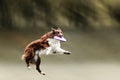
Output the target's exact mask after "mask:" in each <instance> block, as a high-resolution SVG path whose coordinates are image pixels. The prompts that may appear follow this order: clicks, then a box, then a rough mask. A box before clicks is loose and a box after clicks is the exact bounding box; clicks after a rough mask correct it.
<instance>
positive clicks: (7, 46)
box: [0, 0, 120, 80]
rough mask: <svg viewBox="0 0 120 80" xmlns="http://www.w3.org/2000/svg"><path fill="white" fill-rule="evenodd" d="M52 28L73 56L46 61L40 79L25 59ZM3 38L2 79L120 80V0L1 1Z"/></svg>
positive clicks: (0, 43) (0, 53)
mask: <svg viewBox="0 0 120 80" xmlns="http://www.w3.org/2000/svg"><path fill="white" fill-rule="evenodd" d="M51 27H54V28H57V27H60V28H61V29H62V30H63V34H64V36H65V37H66V38H67V40H68V41H67V42H62V43H61V44H62V48H64V49H66V50H69V51H71V52H72V54H71V55H69V56H67V55H51V56H42V64H41V68H42V70H43V71H44V72H46V74H47V75H46V76H42V75H40V74H39V73H38V72H37V71H36V70H35V67H34V66H33V65H31V66H32V69H31V70H28V69H27V68H26V64H25V62H24V61H22V60H21V55H22V54H23V51H24V48H25V46H26V45H27V44H28V43H30V42H31V41H33V40H36V39H38V38H40V37H41V36H42V35H43V34H45V33H46V32H48V31H50V29H51ZM0 36H1V37H0V80H9V79H10V80H28V79H29V80H40V79H41V80H67V79H69V80H75V79H76V80H120V77H119V74H120V49H119V48H120V0H0Z"/></svg>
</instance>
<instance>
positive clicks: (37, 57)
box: [35, 55, 45, 75]
mask: <svg viewBox="0 0 120 80" xmlns="http://www.w3.org/2000/svg"><path fill="white" fill-rule="evenodd" d="M35 57H36V61H35V62H36V70H37V71H38V72H39V73H40V74H42V75H45V73H44V72H42V71H41V70H40V63H41V58H40V57H39V56H38V55H36V56H35Z"/></svg>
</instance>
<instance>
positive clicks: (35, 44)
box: [22, 29, 62, 75]
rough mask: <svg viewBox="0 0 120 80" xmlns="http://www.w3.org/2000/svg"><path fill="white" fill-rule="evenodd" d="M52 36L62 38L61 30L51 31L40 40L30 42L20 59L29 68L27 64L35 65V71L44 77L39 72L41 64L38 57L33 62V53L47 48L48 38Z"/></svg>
mask: <svg viewBox="0 0 120 80" xmlns="http://www.w3.org/2000/svg"><path fill="white" fill-rule="evenodd" d="M54 36H62V34H61V30H60V29H57V30H55V29H53V30H52V31H50V32H48V33H46V34H45V35H43V36H42V37H41V38H40V39H38V40H35V41H32V42H31V43H29V44H28V45H27V46H26V48H25V50H24V54H23V55H22V59H24V60H25V62H26V64H27V67H29V66H30V65H29V63H32V64H35V65H36V69H37V70H38V72H39V73H41V74H43V75H45V74H44V73H42V71H41V70H40V68H39V66H40V63H41V58H40V57H39V55H38V56H37V58H38V59H37V61H34V59H33V58H34V56H35V51H36V50H41V49H45V48H47V47H49V44H48V41H47V39H48V38H53V37H54Z"/></svg>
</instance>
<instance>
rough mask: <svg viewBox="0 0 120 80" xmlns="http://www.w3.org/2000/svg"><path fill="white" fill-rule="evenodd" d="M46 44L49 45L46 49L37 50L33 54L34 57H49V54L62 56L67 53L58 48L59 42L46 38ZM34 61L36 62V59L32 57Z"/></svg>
mask: <svg viewBox="0 0 120 80" xmlns="http://www.w3.org/2000/svg"><path fill="white" fill-rule="evenodd" d="M48 43H49V45H50V46H49V47H47V48H46V49H42V50H37V51H36V52H35V54H36V55H38V54H39V56H41V55H50V54H63V53H64V52H68V51H66V50H64V49H62V48H61V47H60V41H59V40H56V39H52V38H48ZM34 59H35V60H37V58H36V57H34Z"/></svg>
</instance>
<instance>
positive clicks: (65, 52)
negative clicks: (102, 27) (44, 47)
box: [55, 48, 71, 55]
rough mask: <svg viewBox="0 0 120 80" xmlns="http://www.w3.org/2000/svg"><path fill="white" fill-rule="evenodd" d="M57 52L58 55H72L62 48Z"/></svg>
mask: <svg viewBox="0 0 120 80" xmlns="http://www.w3.org/2000/svg"><path fill="white" fill-rule="evenodd" d="M55 52H56V53H58V54H67V55H70V54H71V52H70V51H66V50H64V49H62V48H57V49H56V51H55Z"/></svg>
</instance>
